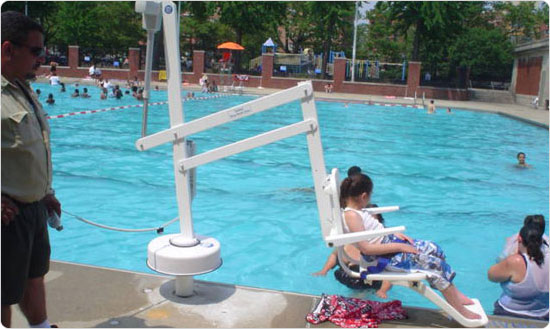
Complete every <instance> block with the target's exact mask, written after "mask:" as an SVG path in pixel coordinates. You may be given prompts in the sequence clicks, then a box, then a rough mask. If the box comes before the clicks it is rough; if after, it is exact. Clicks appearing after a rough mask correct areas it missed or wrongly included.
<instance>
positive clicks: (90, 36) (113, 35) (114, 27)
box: [52, 1, 145, 56]
mask: <svg viewBox="0 0 550 329" xmlns="http://www.w3.org/2000/svg"><path fill="white" fill-rule="evenodd" d="M57 4H58V8H57V12H56V13H55V16H54V17H55V18H54V21H55V25H56V26H57V27H58V28H57V31H56V34H55V37H54V40H52V42H55V43H57V44H62V45H70V44H76V45H79V46H80V47H81V49H82V51H86V52H90V53H91V54H92V56H95V55H105V54H118V53H126V52H127V51H128V47H131V46H135V45H137V44H138V41H139V40H140V39H143V38H144V35H145V31H144V30H143V29H142V27H141V16H140V15H139V14H137V13H136V12H135V11H134V5H133V3H132V2H128V1H126V2H122V1H120V2H118V1H116V2H107V1H105V2H95V1H80V2H58V3H57Z"/></svg>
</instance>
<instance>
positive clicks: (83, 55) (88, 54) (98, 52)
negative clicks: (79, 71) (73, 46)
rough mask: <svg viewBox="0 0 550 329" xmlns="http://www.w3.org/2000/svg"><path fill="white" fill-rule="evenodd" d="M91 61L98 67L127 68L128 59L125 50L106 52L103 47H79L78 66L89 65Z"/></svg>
mask: <svg viewBox="0 0 550 329" xmlns="http://www.w3.org/2000/svg"><path fill="white" fill-rule="evenodd" d="M92 63H94V64H95V66H96V67H98V68H115V69H128V68H129V63H130V62H129V59H128V53H127V52H124V53H123V52H121V53H114V54H112V53H106V52H105V51H104V50H103V49H82V48H80V49H79V53H78V66H80V67H90V66H92Z"/></svg>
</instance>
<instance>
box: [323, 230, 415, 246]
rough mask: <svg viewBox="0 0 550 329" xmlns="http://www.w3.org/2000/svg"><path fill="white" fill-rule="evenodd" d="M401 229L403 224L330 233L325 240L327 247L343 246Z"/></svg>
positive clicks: (397, 231)
mask: <svg viewBox="0 0 550 329" xmlns="http://www.w3.org/2000/svg"><path fill="white" fill-rule="evenodd" d="M403 231H405V226H396V227H390V228H385V229H382V230H375V231H363V232H353V233H344V234H331V235H329V236H327V237H325V242H326V243H327V245H328V246H329V247H331V248H332V247H339V246H343V245H345V244H350V243H355V242H359V241H364V240H366V239H371V238H375V237H378V236H384V235H388V234H392V233H399V232H403Z"/></svg>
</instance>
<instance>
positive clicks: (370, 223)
mask: <svg viewBox="0 0 550 329" xmlns="http://www.w3.org/2000/svg"><path fill="white" fill-rule="evenodd" d="M346 211H354V212H355V213H357V214H358V215H359V216H361V219H362V221H363V227H364V228H365V231H372V230H381V229H383V228H384V225H382V224H381V223H380V222H379V221H378V220H377V219H376V218H374V217H373V216H372V215H371V214H369V213H368V212H367V211H364V210H356V209H353V208H349V207H348V208H346V209H344V212H346ZM344 232H345V233H349V232H350V230H349V227H348V224H347V223H346V220H345V217H344ZM383 238H384V237H383V236H379V237H376V238H370V239H367V240H366V241H367V242H368V243H381V242H382V239H383Z"/></svg>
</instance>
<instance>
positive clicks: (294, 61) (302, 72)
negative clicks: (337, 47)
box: [249, 44, 346, 78]
mask: <svg viewBox="0 0 550 329" xmlns="http://www.w3.org/2000/svg"><path fill="white" fill-rule="evenodd" d="M264 47H265V44H264V46H262V55H263V54H264V53H265V52H264V51H263V49H264ZM275 49H276V46H275ZM273 56H274V62H273V69H274V70H273V71H274V72H273V75H274V76H294V77H297V76H301V77H308V78H311V77H318V78H319V77H320V75H321V73H322V72H321V67H322V65H323V53H320V54H317V55H316V54H314V53H313V51H312V50H311V49H309V48H306V50H304V51H303V52H302V53H300V54H287V53H277V52H274V53H273ZM336 58H346V55H345V53H344V52H343V51H340V52H336V51H330V53H329V57H328V61H327V74H328V75H330V76H332V75H333V74H334V60H335V59H336ZM261 62H262V56H259V57H256V58H254V59H252V60H250V62H249V65H250V68H251V70H253V71H254V70H255V68H258V67H260V66H261Z"/></svg>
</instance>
